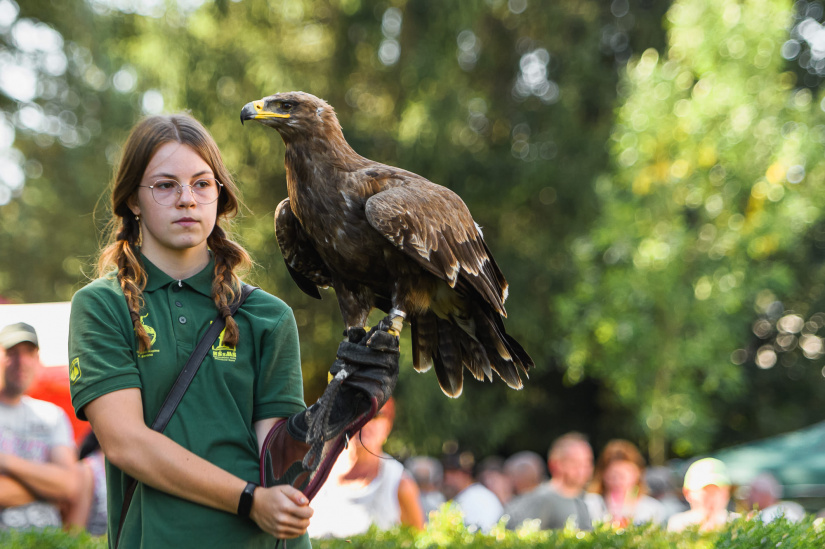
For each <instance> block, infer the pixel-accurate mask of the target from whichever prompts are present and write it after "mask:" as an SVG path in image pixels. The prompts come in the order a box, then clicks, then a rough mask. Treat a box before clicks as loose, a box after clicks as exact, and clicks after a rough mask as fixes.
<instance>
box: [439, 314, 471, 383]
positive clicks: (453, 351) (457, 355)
mask: <svg viewBox="0 0 825 549" xmlns="http://www.w3.org/2000/svg"><path fill="white" fill-rule="evenodd" d="M439 324H440V326H439V328H440V329H439V332H438V349H437V350H436V353H435V355H434V356H433V363H434V364H435V374H436V376H437V377H438V384H439V385H441V390H442V391H444V394H446V395H447V396H450V397H453V398H455V397H458V396H460V395H461V392H462V391H463V390H464V368H463V366H462V363H463V361H462V354H461V342H460V340H457V339H455V332H454V331H453V330H452V329H451V328H452V325H450V324H449V323H447V326H446V329H445V326H444V323H441V322H439Z"/></svg>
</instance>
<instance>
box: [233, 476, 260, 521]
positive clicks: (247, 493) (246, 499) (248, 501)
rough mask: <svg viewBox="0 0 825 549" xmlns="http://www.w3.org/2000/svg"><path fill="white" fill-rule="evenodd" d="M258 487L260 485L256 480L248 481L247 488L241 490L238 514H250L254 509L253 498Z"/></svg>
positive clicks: (246, 515) (245, 515)
mask: <svg viewBox="0 0 825 549" xmlns="http://www.w3.org/2000/svg"><path fill="white" fill-rule="evenodd" d="M257 487H258V485H257V484H255V483H254V482H248V483H247V484H246V488H244V489H243V492H241V499H240V500H239V501H238V516H240V517H248V516H249V512H250V511H251V510H252V498H253V497H254V495H255V488H257Z"/></svg>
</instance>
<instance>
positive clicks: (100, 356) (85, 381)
mask: <svg viewBox="0 0 825 549" xmlns="http://www.w3.org/2000/svg"><path fill="white" fill-rule="evenodd" d="M103 282H104V280H103V279H100V280H97V281H95V282H93V283H92V284H90V285H89V286H86V287H85V288H83V289H81V290H79V291H78V292H77V293H76V294H75V295H74V297H73V298H72V310H71V315H70V318H69V379H70V380H71V393H72V405H73V406H74V409H75V414H77V417H78V418H79V419H82V420H85V419H86V414H85V413H84V411H83V407H84V406H85V405H86V404H88V403H89V402H91V401H92V400H94V399H96V398H98V397H100V396H103V395H105V394H107V393H111V392H114V391H118V390H121V389H128V388H140V387H141V381H140V374H139V373H138V368H137V364H136V355H135V349H134V346H135V344H134V333H132V332H131V330H130V328H129V327H128V325H125V322H124V320H125V319H128V318H129V311H128V308H127V307H126V301H125V299H124V298H123V296H122V294H121V295H118V293H116V292H114V291H112V290H110V289H109V288H107V287H106V286H104V284H103ZM127 330H129V331H128V332H127Z"/></svg>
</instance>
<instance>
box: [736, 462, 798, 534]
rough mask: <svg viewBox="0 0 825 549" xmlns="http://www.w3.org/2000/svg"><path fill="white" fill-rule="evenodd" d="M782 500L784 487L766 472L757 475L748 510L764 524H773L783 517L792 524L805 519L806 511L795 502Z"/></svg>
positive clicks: (751, 485)
mask: <svg viewBox="0 0 825 549" xmlns="http://www.w3.org/2000/svg"><path fill="white" fill-rule="evenodd" d="M781 499H782V485H781V484H779V481H778V480H776V477H774V476H773V475H772V474H770V473H767V472H764V473H760V474H758V475H756V477H754V479H753V480H752V481H751V483H750V485H749V490H748V499H747V502H748V510H751V511H754V512H755V514H756V517H757V518H758V519H760V520H761V521H762V522H765V523H767V522H773V521H774V520H776V519H778V518H780V517H783V518H785V519H787V520H789V521H790V522H799V521H801V520H802V519H803V518H805V509H804V508H803V507H802V506H801V505H799V504H798V503H796V502H793V501H780V500H781Z"/></svg>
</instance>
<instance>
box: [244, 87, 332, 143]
mask: <svg viewBox="0 0 825 549" xmlns="http://www.w3.org/2000/svg"><path fill="white" fill-rule="evenodd" d="M246 120H257V121H258V122H260V123H261V124H263V125H264V126H269V127H271V128H275V129H276V130H278V133H280V134H281V137H283V139H284V141H285V142H287V143H289V142H291V141H295V140H297V139H300V138H307V137H312V136H318V135H322V134H326V135H328V134H329V133H330V132H333V133H336V132H340V131H341V125H340V124H339V123H338V117H337V116H335V110H334V109H333V108H332V107H330V106H329V104H327V102H326V101H324V100H323V99H320V98H318V97H315V96H314V95H312V94H309V93H305V92H300V91H294V92H284V93H276V94H275V95H270V96H269V97H264V98H263V99H260V100H258V101H252V102H250V103H247V104H246V105H244V107H243V109H242V110H241V123H242V124H243V122H244V121H246Z"/></svg>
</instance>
